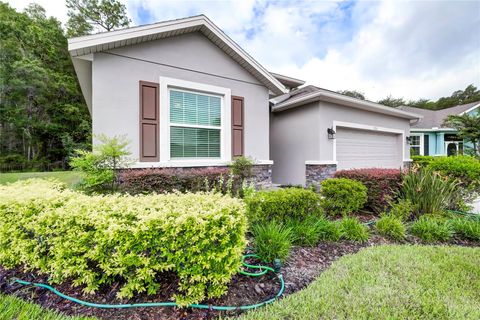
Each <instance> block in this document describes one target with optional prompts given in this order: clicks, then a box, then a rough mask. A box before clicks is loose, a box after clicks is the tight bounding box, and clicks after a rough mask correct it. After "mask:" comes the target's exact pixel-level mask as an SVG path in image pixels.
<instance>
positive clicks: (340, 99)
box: [272, 91, 423, 120]
mask: <svg viewBox="0 0 480 320" xmlns="http://www.w3.org/2000/svg"><path fill="white" fill-rule="evenodd" d="M320 100H321V101H327V102H332V103H338V104H340V105H344V106H348V107H352V108H357V109H363V110H366V111H371V112H377V113H382V114H386V115H392V116H396V117H400V118H406V119H410V120H414V119H421V118H423V116H422V115H419V114H415V113H410V112H406V111H402V110H397V109H394V108H392V107H387V106H382V105H380V104H377V103H374V102H369V101H363V100H358V99H355V98H351V97H347V96H344V95H340V94H337V93H333V92H324V91H319V92H312V93H311V94H308V95H305V96H303V97H300V98H297V99H292V100H290V101H286V102H284V103H279V104H277V105H276V106H273V108H272V111H273V112H279V111H283V110H286V109H290V108H293V107H296V106H300V105H303V104H306V103H309V102H313V101H320Z"/></svg>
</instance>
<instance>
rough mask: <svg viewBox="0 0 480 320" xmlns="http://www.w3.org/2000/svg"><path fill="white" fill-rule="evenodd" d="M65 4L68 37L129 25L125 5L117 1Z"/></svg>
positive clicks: (84, 0)
mask: <svg viewBox="0 0 480 320" xmlns="http://www.w3.org/2000/svg"><path fill="white" fill-rule="evenodd" d="M66 4H67V8H68V21H67V36H68V37H78V36H84V35H87V34H90V33H92V32H94V31H97V32H100V31H112V30H115V29H118V28H122V27H128V25H129V24H130V19H129V18H128V17H127V12H126V11H127V10H126V8H125V5H123V4H121V3H120V2H119V1H117V0H66Z"/></svg>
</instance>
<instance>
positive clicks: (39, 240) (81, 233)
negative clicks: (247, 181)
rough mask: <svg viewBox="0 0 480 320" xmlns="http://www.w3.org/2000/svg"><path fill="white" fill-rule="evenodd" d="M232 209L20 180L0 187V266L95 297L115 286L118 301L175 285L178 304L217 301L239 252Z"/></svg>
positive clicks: (221, 201)
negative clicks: (167, 275) (167, 277)
mask: <svg viewBox="0 0 480 320" xmlns="http://www.w3.org/2000/svg"><path fill="white" fill-rule="evenodd" d="M246 225H247V221H246V216H245V209H244V206H243V204H242V203H241V201H240V200H237V199H234V198H231V197H228V196H222V195H220V194H213V193H197V194H191V193H190V194H189V193H187V194H176V193H173V194H165V195H143V196H126V195H109V196H87V195H84V194H81V193H77V192H75V191H71V190H67V189H64V188H63V187H62V185H60V184H57V183H54V182H46V181H42V180H27V181H22V182H17V183H14V184H10V185H7V186H0V265H3V266H5V267H10V268H11V267H15V266H20V265H23V266H25V267H26V268H28V269H32V270H34V269H36V270H39V271H40V272H43V273H47V274H49V275H50V276H51V281H52V282H53V283H60V282H62V281H65V280H66V279H72V280H73V282H74V284H75V285H79V286H84V290H85V291H86V292H91V293H93V292H95V291H96V290H98V289H99V287H100V286H101V285H109V284H111V283H113V282H116V281H119V280H120V282H121V283H122V287H121V289H120V290H119V294H118V295H119V297H132V296H133V295H134V294H135V293H138V292H144V291H146V292H148V293H149V294H154V293H155V292H157V291H158V290H159V289H160V283H159V281H158V277H157V276H158V275H159V274H160V273H163V272H173V273H175V274H176V276H177V277H178V280H179V282H178V286H179V288H178V289H179V294H178V295H176V296H175V297H174V299H176V301H177V302H179V303H181V304H187V303H194V302H198V301H201V300H202V299H204V298H206V297H218V296H220V295H222V294H223V293H225V292H226V286H227V284H228V282H229V281H230V279H231V277H232V276H233V275H234V274H235V273H236V272H237V271H238V268H239V267H240V264H241V263H240V258H241V255H242V252H243V250H244V248H245V245H246V240H245V231H246Z"/></svg>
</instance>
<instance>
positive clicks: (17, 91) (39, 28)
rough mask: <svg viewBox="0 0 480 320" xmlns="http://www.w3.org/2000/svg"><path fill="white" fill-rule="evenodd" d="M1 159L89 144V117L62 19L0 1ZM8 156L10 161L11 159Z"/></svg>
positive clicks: (38, 156) (38, 157)
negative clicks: (71, 58)
mask: <svg viewBox="0 0 480 320" xmlns="http://www.w3.org/2000/svg"><path fill="white" fill-rule="evenodd" d="M0 33H1V34H2V36H1V37H0V163H1V162H5V161H10V160H11V159H14V161H17V162H20V161H46V162H53V161H58V160H64V159H65V158H66V157H68V155H69V150H71V149H73V148H75V147H81V146H87V145H89V140H90V138H89V135H90V116H89V114H88V110H87V107H86V105H85V102H84V100H83V96H82V94H81V92H80V88H79V85H78V83H77V80H76V77H75V73H74V70H73V66H72V63H71V60H70V56H69V54H68V50H67V40H66V38H65V35H64V32H63V30H62V28H61V24H60V22H59V21H58V20H56V19H55V18H47V17H46V14H45V10H44V9H43V8H42V7H41V6H39V5H36V4H32V5H30V6H29V7H27V8H26V9H25V11H24V12H23V13H19V12H16V11H15V10H14V9H12V8H10V7H9V6H8V5H7V4H5V3H2V2H0ZM9 159H10V160H9Z"/></svg>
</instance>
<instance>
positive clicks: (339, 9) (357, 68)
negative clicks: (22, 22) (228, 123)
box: [8, 0, 480, 100]
mask: <svg viewBox="0 0 480 320" xmlns="http://www.w3.org/2000/svg"><path fill="white" fill-rule="evenodd" d="M8 2H9V3H10V4H11V5H12V6H14V7H15V8H17V9H23V8H24V7H25V6H26V5H27V4H28V3H29V2H30V0H26V1H22V0H15V1H8ZM36 2H37V3H39V4H41V5H42V6H44V7H45V8H46V10H47V14H49V15H54V16H56V17H57V18H59V19H60V20H61V21H63V22H65V21H66V17H67V15H66V8H65V5H64V2H63V1H62V0H60V1H53V0H36ZM122 2H124V3H125V4H126V6H127V10H128V13H129V16H130V17H131V18H132V20H133V22H134V24H139V23H147V22H155V21H161V20H167V19H176V18H181V17H185V16H190V15H196V14H200V13H203V14H206V15H207V16H208V17H209V18H210V19H211V20H212V21H213V22H214V23H216V24H217V25H218V26H219V27H220V28H222V29H223V30H224V31H225V32H226V33H227V34H228V35H229V36H230V37H231V38H232V39H233V40H235V41H236V42H238V43H239V44H240V45H241V46H242V47H243V48H244V49H245V50H246V51H247V52H249V53H250V54H251V55H252V56H253V57H254V58H255V59H257V60H258V61H259V62H260V63H262V64H264V65H265V66H266V67H267V68H268V69H270V70H272V71H274V72H279V73H284V74H287V75H291V76H294V77H298V78H300V79H304V80H307V82H308V83H310V84H314V85H318V86H321V87H324V88H327V89H331V90H344V89H355V90H359V91H362V92H364V93H365V94H366V96H367V97H368V98H370V99H371V100H378V99H381V98H384V97H385V96H387V95H389V94H391V95H393V96H398V97H405V98H407V99H417V98H431V99H436V98H438V97H440V96H445V95H449V94H450V93H451V92H453V91H455V90H458V89H463V88H465V87H466V86H467V85H468V84H470V83H474V84H475V85H476V86H480V2H478V1H468V2H460V1H409V2H406V1H384V2H356V3H352V2H326V1H291V2H290V1H276V2H265V1H259V0H240V1H194V0H190V1H178V0H177V1H174V0H166V1H155V0H130V1H126V0H122ZM145 20H148V21H145Z"/></svg>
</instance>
